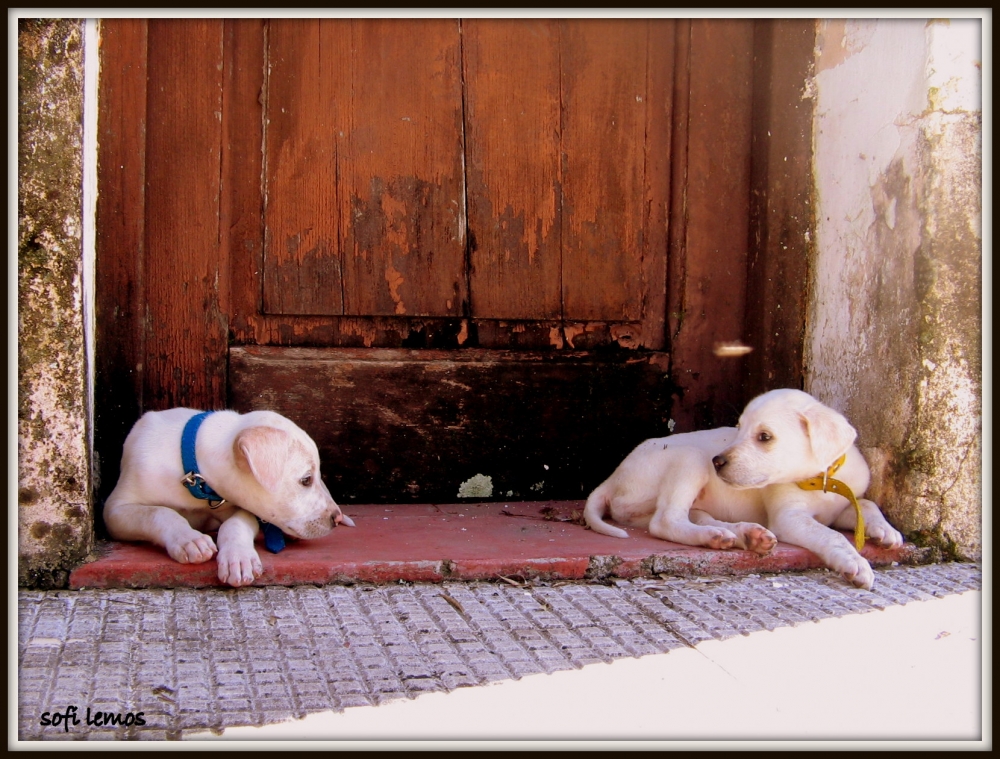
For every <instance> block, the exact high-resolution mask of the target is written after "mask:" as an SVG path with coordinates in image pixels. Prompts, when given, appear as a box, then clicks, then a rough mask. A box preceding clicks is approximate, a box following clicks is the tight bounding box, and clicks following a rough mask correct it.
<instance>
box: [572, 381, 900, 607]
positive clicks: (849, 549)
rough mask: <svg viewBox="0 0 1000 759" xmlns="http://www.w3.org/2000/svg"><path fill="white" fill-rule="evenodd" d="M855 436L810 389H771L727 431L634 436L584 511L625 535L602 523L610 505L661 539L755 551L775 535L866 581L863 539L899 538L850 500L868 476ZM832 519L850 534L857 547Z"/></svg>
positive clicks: (893, 543) (865, 504)
mask: <svg viewBox="0 0 1000 759" xmlns="http://www.w3.org/2000/svg"><path fill="white" fill-rule="evenodd" d="M856 437H857V432H856V431H855V429H854V428H853V427H852V426H851V425H850V424H849V423H848V422H847V420H846V419H845V418H844V417H843V416H842V415H841V414H839V413H838V412H836V411H834V410H833V409H831V408H829V407H827V406H824V405H823V404H822V403H820V402H819V401H817V400H816V399H815V398H813V397H812V396H811V395H809V394H807V393H804V392H801V391H799V390H772V391H771V392H769V393H765V394H764V395H761V396H758V397H757V398H755V399H754V400H752V401H751V402H750V403H749V404H748V405H747V407H746V409H744V411H743V414H742V416H741V417H740V420H739V424H738V425H737V427H735V428H733V427H721V428H718V429H713V430H703V431H700V432H688V433H681V434H677V435H670V436H668V437H664V438H654V439H651V440H646V441H645V442H643V443H641V444H640V445H639V446H638V447H636V448H635V450H633V451H632V453H630V454H629V455H628V456H627V457H626V458H625V460H624V461H623V462H622V463H621V464H620V465H619V467H618V468H617V469H616V470H615V471H614V473H613V474H612V475H611V476H610V477H609V478H608V479H607V480H606V481H605V482H604V483H602V484H601V485H599V486H598V487H597V488H596V489H595V490H594V492H593V493H591V495H590V498H589V499H588V500H587V505H586V507H585V509H584V518H585V519H586V522H587V524H588V526H590V528H591V529H592V530H594V531H595V532H600V533H603V534H605V535H613V536H615V537H621V538H624V537H628V533H626V532H625V530H622V529H620V528H618V527H614V526H612V525H610V524H608V523H607V522H605V521H604V519H603V517H604V516H605V514H609V513H610V515H611V517H612V519H614V520H615V521H616V522H619V523H621V524H624V525H631V526H634V527H642V528H647V529H648V530H649V532H650V534H652V535H653V536H655V537H658V538H662V539H663V540H670V541H673V542H676V543H683V544H685V545H693V546H708V547H710V548H720V549H721V548H743V549H746V550H750V551H754V552H756V553H759V554H766V553H768V552H770V551H771V550H772V549H773V548H774V546H775V544H776V543H777V541H778V540H780V541H782V542H785V543H791V544H793V545H798V546H802V547H803V548H807V549H809V550H810V551H812V552H813V553H815V554H816V555H817V556H819V557H820V559H822V560H823V562H824V563H825V564H826V565H827V566H828V567H830V568H831V569H833V570H835V571H837V572H839V573H840V574H841V575H843V577H844V578H845V579H846V580H848V581H849V582H851V583H853V584H854V585H856V586H857V587H860V588H868V589H871V587H872V584H873V583H874V580H875V575H874V573H873V572H872V569H871V566H870V565H869V563H868V561H867V560H866V559H865V558H864V557H863V556H861V554H860V553H859V547H860V545H863V542H864V536H867V537H869V538H871V539H873V540H875V541H876V542H877V543H879V544H880V545H882V546H886V547H898V546H900V545H902V543H903V537H902V535H900V533H899V532H898V531H897V530H895V529H894V528H893V527H892V526H891V525H890V524H889V523H888V522H887V521H886V519H885V517H884V516H883V515H882V512H881V511H880V510H879V508H878V506H876V505H875V504H874V503H872V502H871V501H869V500H865V499H863V498H861V497H860V496H862V495H863V494H864V492H865V490H866V489H867V488H868V483H869V480H870V477H871V474H870V471H869V469H868V465H867V463H866V462H865V460H864V458H863V457H862V455H861V453H860V451H858V449H857V448H856V447H855V446H854V440H855V438H856ZM824 484H825V485H826V490H824V489H823V488H824ZM848 494H850V495H848ZM854 496H856V503H857V507H855V505H854V504H853V503H852V501H851V498H852V497H854ZM859 513H860V515H861V519H860V521H859ZM859 524H860V530H857V529H856V528H858V526H859ZM831 527H837V528H841V529H851V530H856V531H857V532H858V533H859V536H858V537H859V541H858V546H852V545H851V543H850V541H848V540H847V538H846V537H845V536H844V535H842V534H841V533H839V532H837V531H836V530H834V529H831Z"/></svg>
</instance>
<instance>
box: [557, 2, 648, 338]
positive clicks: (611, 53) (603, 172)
mask: <svg viewBox="0 0 1000 759" xmlns="http://www.w3.org/2000/svg"><path fill="white" fill-rule="evenodd" d="M648 45H649V23H648V22H646V21H642V20H610V19H606V20H602V21H600V22H594V21H593V20H570V21H565V22H562V24H561V45H560V54H561V59H562V71H561V76H562V82H561V91H562V94H561V100H562V107H563V124H562V151H563V155H564V158H563V160H564V162H565V163H564V166H565V168H564V170H563V172H562V186H563V193H564V200H563V203H564V209H563V210H564V213H563V218H562V245H563V276H562V288H563V317H564V318H566V319H573V320H578V321H584V320H626V321H633V320H638V319H639V318H640V317H641V313H642V252H643V247H644V243H645V240H644V239H643V220H644V219H645V218H646V213H645V208H644V206H645V199H646V197H645V196H646V192H645V184H646V177H645V169H646V167H645V161H644V156H645V145H646V135H645V130H646V108H647V103H646V97H647V84H648V83H647V65H648V63H647V60H648V58H647V56H648Z"/></svg>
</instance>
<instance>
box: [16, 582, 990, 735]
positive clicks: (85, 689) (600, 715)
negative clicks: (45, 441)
mask: <svg viewBox="0 0 1000 759" xmlns="http://www.w3.org/2000/svg"><path fill="white" fill-rule="evenodd" d="M876 575H877V579H876V586H875V590H874V591H873V592H867V591H863V590H858V589H855V588H852V587H850V586H848V585H846V584H845V583H843V582H842V581H841V580H840V578H839V577H836V576H835V575H833V574H832V573H830V572H827V571H825V570H811V571H805V572H790V573H784V574H780V575H763V574H756V573H752V574H749V575H746V576H743V577H671V576H664V577H654V578H644V579H632V580H616V581H609V582H607V583H596V582H568V581H540V580H535V581H534V582H530V583H521V584H519V585H513V584H510V583H508V582H505V581H492V582H485V581H479V582H454V581H447V582H443V583H436V584H423V583H417V584H411V583H396V584H386V585H371V584H359V585H354V586H344V585H328V586H322V587H319V586H302V585H300V586H294V587H278V586H271V587H261V588H257V587H254V588H243V589H240V590H232V589H228V590H227V589H201V590H196V589H188V588H178V589H144V590H127V589H94V590H82V591H46V592H42V591H21V592H19V594H18V607H19V608H18V612H19V614H18V617H19V619H18V621H19V632H18V694H17V696H18V697H17V704H18V706H17V714H16V716H15V715H12V717H13V718H12V720H11V725H12V726H13V724H15V723H16V724H17V729H16V738H17V739H20V740H22V741H35V740H81V739H83V740H102V739H105V740H114V739H139V740H164V739H168V740H169V739H181V738H191V739H201V738H209V737H222V738H224V739H228V738H248V739H258V740H259V739H265V738H276V739H288V738H293V739H306V738H309V739H335V740H357V741H380V740H385V741H390V740H396V739H404V738H406V739H442V740H445V739H461V740H472V739H481V740H516V739H519V738H523V739H529V740H537V739H541V738H551V739H558V740H597V739H614V740H625V739H635V738H642V739H643V740H714V741H717V740H738V739H746V738H769V739H794V740H803V739H819V740H845V739H864V740H876V739H885V740H902V739H907V740H931V739H943V740H953V741H972V742H971V743H968V744H962V745H963V746H968V747H975V746H977V745H981V744H977V743H975V741H976V740H978V739H979V736H980V734H981V731H982V730H983V729H986V730H987V735H986V736H985V737H986V738H987V739H989V740H991V735H992V734H991V732H989V729H990V723H989V722H987V723H986V724H985V725H984V724H983V723H982V722H981V713H980V710H979V705H980V697H981V693H982V682H981V677H982V676H986V677H989V676H990V675H989V672H990V669H989V666H990V661H989V659H987V660H985V661H982V662H981V661H980V656H981V651H983V650H985V651H986V652H987V657H989V656H990V649H989V647H986V648H983V645H982V641H983V636H982V628H981V624H980V620H979V617H978V608H979V605H980V593H979V592H978V591H979V590H980V588H981V587H982V570H981V567H980V566H979V565H977V564H938V565H924V566H909V567H907V566H897V567H885V568H881V569H879V570H877V572H876ZM814 623H818V624H814ZM820 631H822V635H821V634H820ZM612 662H614V663H615V664H614V665H613V666H610V664H611V663H612ZM706 667H707V669H706ZM541 675H545V677H541ZM469 686H473V687H469ZM479 686H491V687H479ZM986 692H987V693H989V692H991V691H990V689H989V688H987V690H986ZM734 699H735V700H734ZM12 702H13V700H12ZM661 706H662V708H660V707H661ZM70 707H75V711H73V712H72V715H73V717H75V719H73V718H71V719H69V720H68V721H67V720H66V719H64V718H62V717H60V718H58V719H57V718H56V713H59V714H60V715H65V714H66V713H67V710H68V709H69V708H70ZM97 712H101V714H102V717H101V718H100V719H97V718H96V714H97ZM140 713H141V715H142V721H143V722H144V724H141V725H140V724H139V723H138V722H137V721H136V717H137V715H139V714H140ZM107 714H111V715H116V717H115V718H114V719H118V718H120V719H121V720H122V722H123V723H124V722H129V724H128V726H125V725H124V724H122V725H114V724H111V725H106V724H101V723H103V722H107V721H108V719H109V718H108V717H106V716H104V715H107ZM88 715H89V719H88ZM699 715H701V716H702V717H703V719H700V720H699V719H697V717H698V716H699ZM706 715H709V716H710V717H711V718H706ZM907 715H909V716H907ZM304 718H306V719H304ZM46 719H47V721H48V722H49V724H47V725H46V724H43V722H45V721H46ZM289 719H291V720H296V721H294V722H292V723H290V724H286V722H287V720H289ZM247 727H251V728H255V729H253V730H249V731H246V730H243V729H242V728H247ZM12 729H13V728H12ZM14 737H15V736H13V735H12V736H11V740H13V739H14ZM237 745H238V744H237ZM343 745H344V747H346V746H347V745H349V744H343ZM359 745H362V746H363V747H365V748H372V747H374V744H372V743H370V742H366V743H363V744H359ZM387 745H393V744H387ZM445 745H447V746H448V747H451V746H453V745H454V744H445ZM546 745H551V744H546Z"/></svg>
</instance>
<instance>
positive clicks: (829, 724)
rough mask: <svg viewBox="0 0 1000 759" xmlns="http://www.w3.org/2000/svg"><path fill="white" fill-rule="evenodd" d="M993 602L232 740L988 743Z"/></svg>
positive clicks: (738, 640)
mask: <svg viewBox="0 0 1000 759" xmlns="http://www.w3.org/2000/svg"><path fill="white" fill-rule="evenodd" d="M981 603H982V594H981V593H980V592H977V591H971V592H967V593H962V594H959V595H952V596H947V597H945V598H938V599H933V600H926V601H913V602H911V603H908V604H906V605H904V606H893V607H888V608H886V609H884V610H882V611H878V612H875V613H869V614H859V615H850V616H845V617H839V618H830V619H825V620H821V621H819V622H816V623H814V624H805V625H799V626H797V627H785V628H779V629H777V630H774V631H767V630H764V631H760V632H755V633H751V634H750V635H748V636H746V637H743V636H739V637H734V638H730V639H728V640H709V641H705V642H703V643H700V644H698V645H697V646H696V647H695V648H682V649H677V650H674V651H670V652H669V653H666V654H657V655H651V656H646V657H642V658H640V659H621V660H617V661H615V662H613V663H611V664H604V663H601V664H593V665H589V666H586V667H584V668H583V669H580V670H570V671H562V672H555V673H553V674H550V675H545V674H540V675H531V676H528V677H524V678H522V679H521V680H519V681H507V682H503V683H500V684H496V685H492V686H486V687H480V688H463V689H461V690H456V691H453V692H451V693H430V694H426V695H423V696H421V697H419V698H417V699H415V700H412V701H395V702H391V703H388V704H384V705H382V706H378V707H374V708H371V707H369V708H364V707H362V708H352V709H347V710H345V711H344V712H342V713H332V712H326V713H319V714H313V715H310V716H308V717H306V718H305V719H302V720H294V721H290V722H287V723H283V724H278V725H269V726H266V727H259V728H255V727H244V728H230V729H228V730H226V731H225V733H224V735H223V737H224V738H225V739H230V740H260V739H265V738H267V739H284V740H339V741H342V740H353V741H371V740H373V739H377V740H381V741H396V740H408V741H427V740H462V741H508V740H512V739H516V740H527V741H542V740H545V741H549V740H559V741H601V740H615V741H664V740H668V741H699V742H702V741H726V742H729V741H775V740H781V741H786V740H793V741H810V742H811V741H832V742H840V741H847V740H860V741H885V740H890V741H942V740H943V741H981V740H982V739H983V738H984V735H983V726H984V725H986V726H987V727H988V726H989V724H990V722H991V717H990V712H989V711H987V712H986V714H985V718H986V719H985V721H984V713H983V705H982V694H983V690H984V688H983V685H984V684H983V681H982V678H983V677H986V678H987V681H986V686H987V688H986V691H987V693H988V692H990V691H991V677H990V674H989V666H988V663H984V661H983V657H982V652H983V647H982V636H981V624H980V623H981V614H980V610H981ZM989 736H991V731H989V732H988V734H987V737H989ZM191 737H192V738H200V737H206V736H204V735H192V736H191ZM971 747H972V746H971V745H970V748H971Z"/></svg>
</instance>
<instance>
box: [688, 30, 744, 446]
mask: <svg viewBox="0 0 1000 759" xmlns="http://www.w3.org/2000/svg"><path fill="white" fill-rule="evenodd" d="M690 29H691V31H690V40H689V44H690V69H689V72H688V75H689V82H690V84H689V92H688V93H687V98H688V101H689V102H688V117H687V125H686V135H687V140H686V143H685V144H686V151H685V153H686V167H685V178H686V181H685V186H686V193H685V196H684V198H683V200H682V201H681V202H679V203H676V204H675V205H674V208H675V209H676V210H677V211H678V212H679V213H680V214H682V215H683V218H681V219H680V220H677V223H679V224H680V225H681V226H682V228H683V232H682V235H683V236H682V237H681V238H680V239H678V240H675V242H676V243H679V244H678V245H676V247H675V248H674V249H673V250H671V256H676V257H681V258H683V262H682V263H680V265H679V266H678V267H677V268H676V269H675V270H676V271H679V272H680V273H681V276H682V279H681V281H680V282H678V283H676V288H677V289H676V290H675V291H674V292H675V295H676V296H678V301H675V302H674V303H672V304H671V305H670V311H671V312H675V313H677V314H679V317H678V327H677V329H676V331H675V332H674V335H673V340H672V343H671V347H670V352H671V357H672V360H673V366H674V371H675V374H676V376H675V380H676V382H677V384H678V385H679V388H680V398H679V402H678V404H677V408H676V410H675V418H676V420H677V429H678V431H687V430H691V429H697V428H702V427H711V426H718V425H720V424H723V423H732V422H733V421H735V419H736V418H737V417H738V415H739V412H740V410H741V408H742V406H743V403H744V400H745V399H744V398H743V396H744V393H743V391H742V389H741V380H742V377H743V369H742V366H741V361H742V360H743V359H732V358H716V357H715V356H714V355H713V353H712V349H713V345H714V344H715V343H716V342H719V341H730V340H741V339H744V337H745V334H744V327H743V323H744V317H745V303H746V300H745V298H746V267H747V250H748V247H749V234H750V230H749V223H748V213H747V208H748V206H749V203H750V124H751V112H752V106H753V97H752V94H753V89H752V82H753V21H751V20H743V19H737V20H729V19H727V20H695V21H692V22H691V26H690ZM681 149H684V148H683V146H682V147H681Z"/></svg>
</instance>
